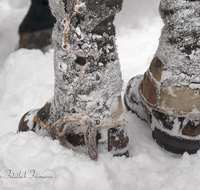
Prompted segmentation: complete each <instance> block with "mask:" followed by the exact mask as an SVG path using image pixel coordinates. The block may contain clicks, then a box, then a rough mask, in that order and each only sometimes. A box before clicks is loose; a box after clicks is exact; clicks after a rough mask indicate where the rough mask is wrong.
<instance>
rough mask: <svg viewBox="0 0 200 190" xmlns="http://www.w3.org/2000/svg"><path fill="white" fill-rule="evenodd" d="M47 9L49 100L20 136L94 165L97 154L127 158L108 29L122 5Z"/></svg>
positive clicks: (63, 4)
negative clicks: (43, 138) (52, 142)
mask: <svg viewBox="0 0 200 190" xmlns="http://www.w3.org/2000/svg"><path fill="white" fill-rule="evenodd" d="M49 3H50V7H51V11H52V13H53V15H54V16H55V17H56V19H57V22H56V24H55V27H54V29H53V34H52V37H53V43H54V46H55V55H54V69H55V88H54V89H55V90H54V96H53V98H52V99H51V100H49V101H48V102H47V103H46V104H45V105H44V107H43V108H41V109H36V110H32V111H29V112H28V113H26V114H25V115H24V116H23V117H22V119H21V121H20V124H19V131H29V130H32V131H35V132H36V133H38V134H44V135H50V136H52V138H53V139H54V138H56V139H59V140H60V142H61V144H62V145H63V146H65V147H68V148H72V149H73V150H75V151H78V152H80V151H82V152H85V151H86V150H87V154H89V156H90V157H91V158H92V159H93V160H96V159H97V155H98V152H108V151H109V152H111V153H112V154H113V155H115V156H121V155H125V156H129V152H128V141H129V140H128V135H127V132H126V123H127V122H126V121H125V119H124V112H123V106H122V100H121V90H122V78H121V71H120V64H119V59H118V54H117V51H116V45H115V27H114V25H113V21H114V17H115V14H116V13H117V12H119V11H120V10H121V8H122V0H119V1H116V0H104V1H102V0H97V1H95V2H94V1H90V0H86V1H80V2H79V1H78V0H77V1H76V0H73V1H71V0H63V1H54V0H50V1H49Z"/></svg>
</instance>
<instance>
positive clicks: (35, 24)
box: [19, 0, 56, 51]
mask: <svg viewBox="0 0 200 190" xmlns="http://www.w3.org/2000/svg"><path fill="white" fill-rule="evenodd" d="M55 21H56V19H55V18H54V17H53V16H52V14H51V11H50V8H49V3H48V0H31V6H30V9H29V11H28V13H27V15H26V16H25V18H24V20H23V21H22V23H21V24H20V26H19V36H20V39H19V48H27V49H35V48H36V49H42V50H44V51H45V48H46V47H47V46H48V45H50V44H51V34H52V29H53V26H54V23H55Z"/></svg>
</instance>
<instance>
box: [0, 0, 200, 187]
mask: <svg viewBox="0 0 200 190" xmlns="http://www.w3.org/2000/svg"><path fill="white" fill-rule="evenodd" d="M27 2H28V1H27V0H14V1H13V0H0V15H1V17H0V24H1V27H0V41H1V43H0V52H1V53H0V71H1V73H0V80H1V83H0V124H1V129H0V181H1V183H0V189H1V190H11V189H15V190H18V189H19V190H23V189H24V190H43V189H44V190H46V189H48V190H98V189H99V190H102V189H104V190H132V189H134V190H146V189H152V190H174V189H177V190H186V189H187V190H196V189H199V186H200V151H198V152H197V153H196V154H194V155H189V154H187V153H185V154H184V155H175V154H172V153H169V152H167V151H165V150H163V149H162V148H161V147H159V146H158V145H157V144H156V143H155V142H154V140H153V139H152V136H151V129H150V127H149V126H148V125H147V123H146V122H144V121H141V120H140V119H139V118H138V117H137V116H136V115H134V114H132V113H131V112H126V118H127V120H128V121H129V124H128V125H127V128H128V134H129V138H130V144H129V151H130V157H129V158H125V157H113V156H112V155H111V154H110V153H104V154H100V155H99V158H98V161H97V162H95V161H92V160H91V159H90V158H89V157H87V156H85V155H83V154H79V153H75V152H73V151H72V150H68V149H66V148H64V147H62V146H61V145H60V144H59V141H57V140H55V141H53V140H51V139H50V138H48V137H41V136H38V135H36V134H35V133H33V132H26V133H19V134H17V133H16V131H17V128H18V123H19V120H20V118H21V117H22V115H23V114H24V113H26V112H27V111H29V110H30V109H33V108H40V107H41V106H43V105H44V103H45V102H46V101H47V100H49V99H50V98H51V97H52V96H53V89H54V71H53V50H50V51H49V52H47V53H45V54H44V53H43V52H41V51H40V50H27V49H20V50H16V51H15V49H16V47H17V42H18V34H17V30H18V26H19V24H20V22H21V20H22V19H23V17H24V15H25V14H26V12H27V10H28V8H29V5H30V2H29V3H27ZM158 4H159V0H151V1H147V0H125V1H124V8H123V10H122V12H120V13H119V14H118V15H117V18H116V21H115V23H116V28H117V44H118V53H119V57H120V63H121V70H122V75H123V80H124V89H125V87H126V85H127V82H128V80H130V79H131V78H132V77H133V76H135V75H138V74H143V73H144V72H145V71H146V70H147V68H148V66H149V64H150V61H151V59H152V58H153V55H154V54H155V52H156V49H157V46H158V39H159V37H160V32H161V28H162V26H163V24H162V21H161V19H160V17H159V14H158V10H157V7H158ZM122 94H123V92H122Z"/></svg>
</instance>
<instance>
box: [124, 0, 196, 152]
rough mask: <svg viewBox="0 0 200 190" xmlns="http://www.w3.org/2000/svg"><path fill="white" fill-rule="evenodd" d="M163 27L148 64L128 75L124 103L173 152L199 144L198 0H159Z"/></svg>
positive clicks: (190, 149)
mask: <svg viewBox="0 0 200 190" xmlns="http://www.w3.org/2000/svg"><path fill="white" fill-rule="evenodd" d="M159 10H160V15H161V17H162V19H163V21H164V24H165V25H164V27H163V30H162V34H161V37H160V43H159V46H158V49H157V51H156V54H155V56H154V58H153V60H152V62H151V64H150V67H149V69H148V70H147V71H146V72H145V74H144V75H143V76H137V77H134V78H133V79H131V80H130V81H129V84H128V86H127V89H126V94H125V104H126V107H127V108H128V109H129V110H132V111H133V112H136V113H137V114H138V116H139V117H140V118H142V119H144V120H146V121H148V122H149V124H150V126H151V128H152V130H153V138H154V139H155V140H156V142H157V143H158V144H159V145H160V146H162V147H164V148H165V149H166V150H169V151H171V152H174V153H180V154H182V153H184V152H185V151H186V152H188V153H195V152H196V151H197V150H198V149H199V147H200V75H199V73H200V41H199V40H200V22H199V21H200V18H199V10H200V1H199V0H198V1H197V0H178V1H177V0H161V2H160V7H159Z"/></svg>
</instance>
